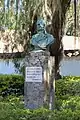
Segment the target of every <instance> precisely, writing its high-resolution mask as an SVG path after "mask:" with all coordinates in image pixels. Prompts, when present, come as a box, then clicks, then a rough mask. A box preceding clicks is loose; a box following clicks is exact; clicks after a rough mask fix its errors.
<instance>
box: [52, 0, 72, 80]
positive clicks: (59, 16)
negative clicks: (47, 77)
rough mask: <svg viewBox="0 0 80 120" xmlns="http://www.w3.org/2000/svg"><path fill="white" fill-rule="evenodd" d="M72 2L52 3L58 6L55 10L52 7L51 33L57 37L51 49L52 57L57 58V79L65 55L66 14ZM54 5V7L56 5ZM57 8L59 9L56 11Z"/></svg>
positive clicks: (58, 0)
mask: <svg viewBox="0 0 80 120" xmlns="http://www.w3.org/2000/svg"><path fill="white" fill-rule="evenodd" d="M70 2H71V0H65V1H63V0H62V1H61V2H60V0H56V2H54V1H52V5H53V3H55V4H57V5H56V7H55V10H54V6H52V10H53V11H52V13H53V17H52V30H51V33H52V34H53V36H54V37H55V39H56V41H55V43H54V44H53V45H52V46H51V47H50V53H51V56H55V78H56V79H58V76H57V75H59V64H60V61H61V58H62V55H63V45H62V41H61V39H62V36H63V34H64V29H63V26H64V23H65V14H66V12H67V9H68V8H69V5H70ZM55 4H54V5H55ZM56 8H57V9H56Z"/></svg>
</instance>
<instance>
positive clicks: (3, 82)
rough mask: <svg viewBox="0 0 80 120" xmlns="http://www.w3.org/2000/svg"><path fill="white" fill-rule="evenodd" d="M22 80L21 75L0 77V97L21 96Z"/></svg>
mask: <svg viewBox="0 0 80 120" xmlns="http://www.w3.org/2000/svg"><path fill="white" fill-rule="evenodd" d="M23 87H24V78H23V76H21V75H0V95H2V96H6V95H11V94H15V95H22V94H23V89H24V88H23Z"/></svg>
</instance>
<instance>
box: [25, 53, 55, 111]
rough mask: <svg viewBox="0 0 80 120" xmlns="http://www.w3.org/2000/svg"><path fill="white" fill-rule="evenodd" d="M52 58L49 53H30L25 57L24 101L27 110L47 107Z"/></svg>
mask: <svg viewBox="0 0 80 120" xmlns="http://www.w3.org/2000/svg"><path fill="white" fill-rule="evenodd" d="M53 65H54V58H51V57H50V54H49V52H47V51H45V52H44V51H40V52H33V51H32V52H30V53H29V54H28V55H27V56H26V57H25V84H24V101H25V107H26V108H28V109H37V108H40V107H43V106H48V107H49V101H50V81H51V80H52V79H53V78H52V72H53V70H52V67H53Z"/></svg>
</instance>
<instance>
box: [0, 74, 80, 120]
mask: <svg viewBox="0 0 80 120" xmlns="http://www.w3.org/2000/svg"><path fill="white" fill-rule="evenodd" d="M18 77H19V78H18ZM0 78H1V77H0ZM2 78H3V77H2ZM5 78H6V79H5V80H4V81H6V80H7V81H8V79H7V78H9V77H8V76H5ZM20 78H21V76H17V81H16V80H15V81H16V83H17V85H18V83H20V84H22V83H23V80H20ZM12 79H13V80H14V79H15V77H12ZM13 80H12V81H13ZM2 81H3V79H2ZM0 82H1V80H0ZM7 84H10V83H9V82H6V85H7ZM13 84H15V82H14V83H13ZM55 104H56V105H55V110H54V111H50V110H48V109H45V108H40V109H37V110H28V109H25V108H24V98H23V96H18V97H17V96H15V95H10V96H7V97H2V96H0V120H5V119H6V120H79V119H80V77H74V76H69V77H63V78H62V79H60V80H58V81H56V98H55Z"/></svg>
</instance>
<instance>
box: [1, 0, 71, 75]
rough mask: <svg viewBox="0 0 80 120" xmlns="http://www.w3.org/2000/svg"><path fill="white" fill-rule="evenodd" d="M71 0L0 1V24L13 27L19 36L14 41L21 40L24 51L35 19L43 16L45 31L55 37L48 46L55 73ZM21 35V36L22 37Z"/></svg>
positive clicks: (32, 31)
mask: <svg viewBox="0 0 80 120" xmlns="http://www.w3.org/2000/svg"><path fill="white" fill-rule="evenodd" d="M70 2H71V0H16V1H13V0H4V1H1V4H0V5H1V7H0V8H2V12H1V17H0V19H1V20H0V21H1V22H0V26H5V27H8V28H9V29H15V30H16V32H18V34H19V35H20V36H21V39H17V38H16V36H17V34H15V39H16V40H15V42H16V43H17V42H20V43H21V42H22V44H23V47H24V51H27V48H28V47H27V46H28V41H29V40H30V38H31V36H32V35H33V34H35V33H36V31H35V28H36V21H37V19H38V18H40V17H43V18H44V19H45V20H46V24H47V27H46V28H47V31H48V32H50V33H51V34H52V35H53V36H54V37H55V38H56V41H55V43H54V44H53V45H52V46H51V47H50V53H51V55H52V56H55V74H56V76H57V73H58V72H59V63H60V60H61V56H62V53H63V52H62V51H63V46H62V42H61V39H62V36H63V34H64V24H65V16H66V12H67V10H68V8H69V6H70ZM22 36H23V37H22Z"/></svg>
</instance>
